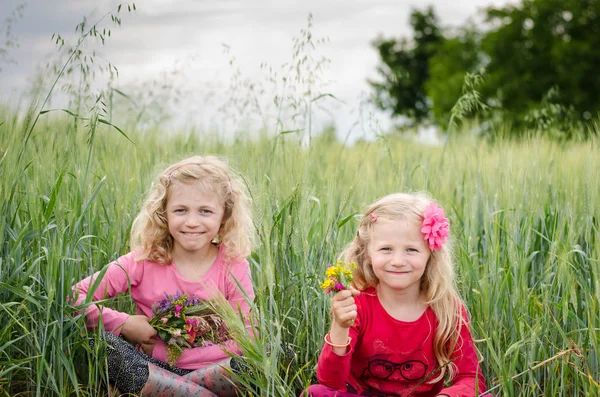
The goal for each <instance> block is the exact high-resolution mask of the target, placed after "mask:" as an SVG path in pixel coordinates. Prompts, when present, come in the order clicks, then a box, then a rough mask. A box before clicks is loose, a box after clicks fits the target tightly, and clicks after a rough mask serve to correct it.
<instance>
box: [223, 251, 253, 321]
mask: <svg viewBox="0 0 600 397" xmlns="http://www.w3.org/2000/svg"><path fill="white" fill-rule="evenodd" d="M225 297H226V298H227V301H228V302H229V304H231V307H233V309H234V310H235V311H236V312H237V311H238V310H239V311H241V312H242V314H243V315H244V316H247V315H248V313H249V312H250V304H249V303H248V301H247V300H246V299H248V300H249V301H250V302H251V301H253V300H254V287H253V286H252V277H251V276H250V265H249V264H248V261H247V260H245V259H243V260H241V261H239V262H235V263H232V264H231V265H230V266H229V274H228V275H227V278H226V291H225Z"/></svg>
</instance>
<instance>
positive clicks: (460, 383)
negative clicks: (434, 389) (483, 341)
mask: <svg viewBox="0 0 600 397" xmlns="http://www.w3.org/2000/svg"><path fill="white" fill-rule="evenodd" d="M461 312H462V316H463V325H462V327H461V330H460V336H459V338H458V342H457V344H456V348H455V349H454V353H453V354H452V359H453V360H454V361H453V362H454V364H455V365H456V369H457V370H456V375H455V377H454V379H452V386H450V387H447V388H445V389H443V390H441V391H440V394H439V395H448V396H453V397H454V396H456V397H467V396H469V397H470V396H475V395H479V394H481V393H483V392H484V391H485V390H486V385H485V379H484V378H483V374H482V373H481V367H480V366H479V358H478V355H477V350H476V349H475V344H474V343H473V338H472V336H471V331H470V325H469V319H468V316H467V312H466V310H465V308H464V307H463V308H462V310H461ZM476 390H477V391H476Z"/></svg>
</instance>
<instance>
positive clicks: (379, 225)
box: [367, 218, 431, 296]
mask: <svg viewBox="0 0 600 397" xmlns="http://www.w3.org/2000/svg"><path fill="white" fill-rule="evenodd" d="M367 253H368V257H369V259H370V263H371V265H372V267H373V272H374V273H375V276H377V279H378V280H379V288H384V289H386V290H388V291H390V292H403V293H409V294H413V293H414V294H415V295H414V296H418V295H419V293H420V284H421V277H422V276H423V273H424V272H425V268H426V266H427V263H428V261H429V257H430V255H431V254H430V251H429V248H428V247H427V244H426V242H425V239H424V238H423V234H422V233H421V231H420V227H419V225H415V224H411V223H410V222H408V221H406V220H388V219H381V218H380V219H378V220H377V222H376V223H375V224H374V225H373V234H372V236H371V239H370V241H369V243H368V247H367Z"/></svg>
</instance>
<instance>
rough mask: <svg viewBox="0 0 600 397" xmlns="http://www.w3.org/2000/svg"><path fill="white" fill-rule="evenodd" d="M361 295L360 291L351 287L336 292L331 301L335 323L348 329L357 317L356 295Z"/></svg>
mask: <svg viewBox="0 0 600 397" xmlns="http://www.w3.org/2000/svg"><path fill="white" fill-rule="evenodd" d="M358 295H360V291H358V290H356V289H354V288H352V287H350V289H346V290H343V291H340V292H338V293H336V294H335V295H334V296H333V300H332V301H331V310H332V312H333V322H334V324H333V325H337V326H338V327H340V328H344V329H348V328H350V327H351V326H352V325H353V324H354V319H355V318H356V315H357V313H358V312H357V311H356V304H355V303H354V297H355V296H358Z"/></svg>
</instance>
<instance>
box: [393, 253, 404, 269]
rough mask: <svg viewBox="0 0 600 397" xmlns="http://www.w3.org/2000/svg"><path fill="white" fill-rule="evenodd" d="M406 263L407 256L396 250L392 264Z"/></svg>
mask: <svg viewBox="0 0 600 397" xmlns="http://www.w3.org/2000/svg"><path fill="white" fill-rule="evenodd" d="M405 264H406V256H405V255H404V254H403V253H401V252H396V253H395V254H394V256H393V257H392V265H394V266H404V265H405Z"/></svg>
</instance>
